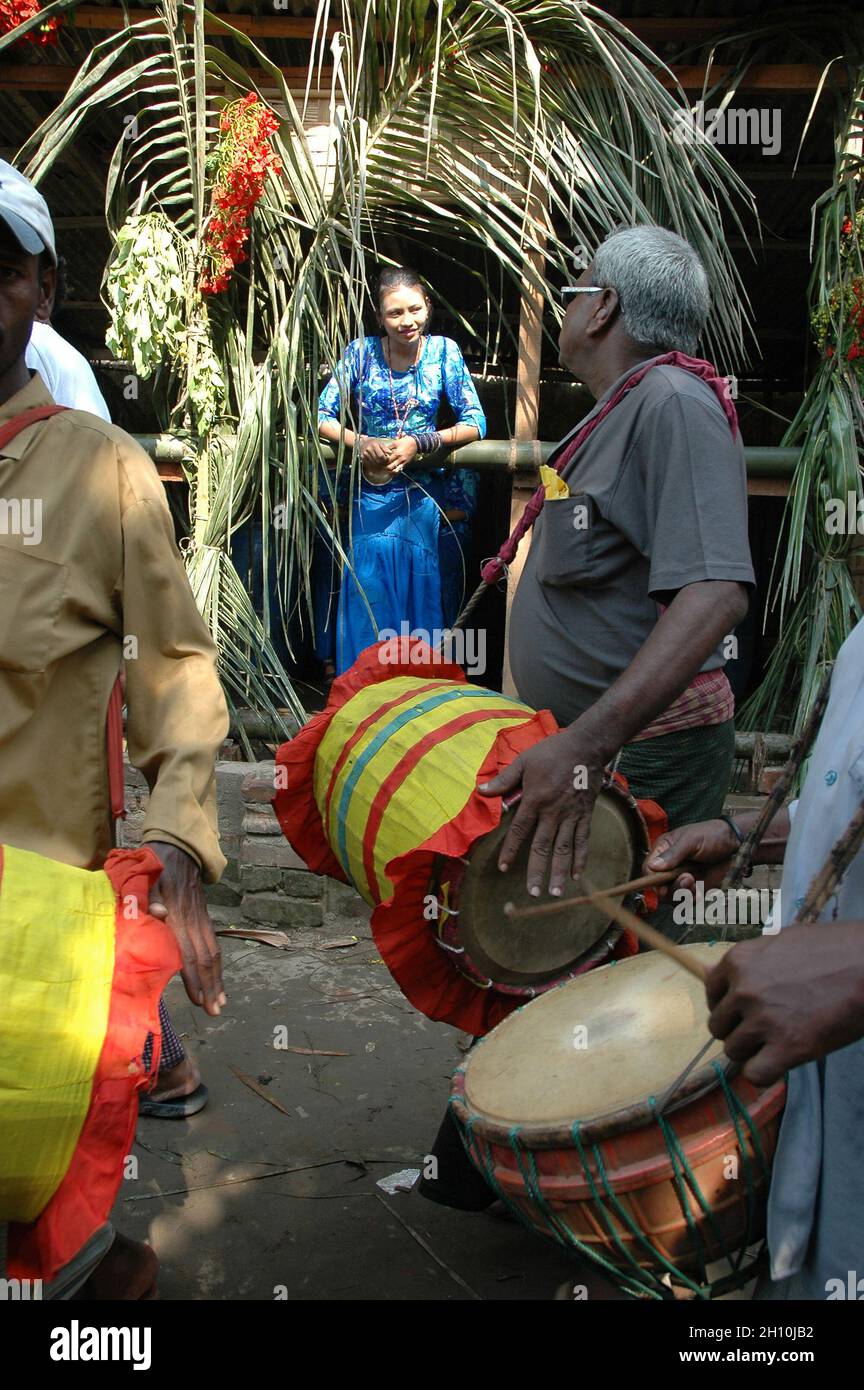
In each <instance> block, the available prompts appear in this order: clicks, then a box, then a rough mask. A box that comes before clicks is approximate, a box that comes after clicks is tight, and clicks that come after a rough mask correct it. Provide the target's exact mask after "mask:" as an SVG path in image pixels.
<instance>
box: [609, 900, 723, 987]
mask: <svg viewBox="0 0 864 1390" xmlns="http://www.w3.org/2000/svg"><path fill="white" fill-rule="evenodd" d="M585 886H586V888H587V887H588V884H587V883H586V885H585ZM591 896H592V898H593V899H594V901H595V902H597V903H598V904H601V905H602V906H603V908H604V910H605V911H606V912H608V913H609V916H610V917H611V918H612V920H613V921H615V922H617V923H618V925H619V927H628V928H629V929H630V931H632V933H633V935H634V936H638V938H639V940H640V941H643V942H644V943H645V945H646V946H653V948H654V950H655V951H663V952H664V953H665V954H666V955H667V956H669V957H670V958H671V959H672V960H674V961H675V963H676V964H677V965H680V966H681V968H682V970H689V971H690V974H691V975H695V976H696V978H697V980H701V981H702V983H703V984H704V983H705V980H706V979H707V976H708V970H707V968H706V967H705V966H704V965H703V964H702V962H701V961H700V960H694V959H693V957H692V956H691V955H690V954H689V953H688V952H687V951H685V950H683V949H682V948H681V947H680V946H676V945H675V943H674V941H668V940H667V939H666V937H665V936H663V935H662V933H661V932H659V931H655V929H654V927H649V925H648V923H647V922H643V921H642V919H641V917H637V916H636V913H635V912H631V911H630V910H629V908H626V907H624V906H623V904H622V903H616V902H615V899H614V898H607V897H606V895H605V894H604V893H592V895H591Z"/></svg>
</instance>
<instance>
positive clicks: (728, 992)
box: [610, 809, 864, 1086]
mask: <svg viewBox="0 0 864 1390" xmlns="http://www.w3.org/2000/svg"><path fill="white" fill-rule="evenodd" d="M754 814H755V813H754ZM739 819H740V820H741V821H743V820H744V817H743V816H742V817H740V818H739ZM861 819H862V826H861V830H862V834H864V816H862V818H861ZM721 827H722V829H721ZM742 828H744V827H743V826H742ZM850 828H851V827H850ZM770 829H771V838H770V840H766V841H763V846H764V859H765V861H766V862H777V858H778V851H779V850H780V849H782V845H783V843H785V839H786V837H787V836H788V832H789V816H788V812H786V811H785V809H782V810H781V811H780V812H779V813H778V815H777V816H776V817H775V818H774V820H773V821H772V824H771V827H770ZM734 838H735V837H734V834H733V833H732V831H731V830H730V828H729V826H728V825H726V823H725V822H724V821H705V822H702V823H700V824H696V825H688V826H683V827H682V828H681V829H680V830H674V831H671V832H669V833H668V834H667V835H664V836H661V838H660V839H659V840H658V842H657V844H656V845H655V846H654V848H653V849H652V851H651V853H650V854H649V855H648V857H647V859H646V860H645V868H646V870H649V871H650V870H653V871H655V872H657V871H664V870H669V869H673V868H680V867H681V866H682V865H683V863H684V862H685V861H691V862H692V861H695V862H696V863H699V864H701V865H703V866H704V868H705V870H706V872H705V875H704V881H705V883H706V884H707V885H709V886H711V885H715V884H719V883H720V882H721V881H722V878H723V875H724V872H725V870H726V868H727V867H728V864H729V862H730V860H731V858H732V857H733V856H734V853H735V846H734V845H733V844H732V843H730V841H732V840H734ZM843 838H844V839H846V838H847V837H843ZM859 844H860V840H859ZM854 852H857V851H855V850H854V847H853V846H852V845H851V843H850V846H849V854H848V855H847V862H849V855H851V854H852V853H854ZM835 857H836V856H835V855H834V854H833V853H832V855H831V856H829V863H830V862H832V861H833V860H834V859H835ZM826 867H827V866H826ZM824 872H825V871H824V870H823V871H822V872H821V873H820V874H819V875H817V880H819V879H822V878H823V877H824ZM694 884H695V878H694V876H693V874H692V873H686V872H685V873H683V874H681V875H680V876H679V877H678V878H677V880H676V882H675V887H683V888H688V887H690V888H692V887H693V885H694ZM812 896H813V895H812V894H808V898H810V897H812ZM814 906H815V907H816V908H817V914H816V915H818V911H821V907H822V906H824V899H823V901H822V903H821V904H819V902H818V899H814ZM611 915H612V914H611V913H610V916H611ZM705 990H706V994H707V998H708V1006H709V1009H710V1010H711V1012H710V1016H709V1019H708V1027H709V1029H710V1030H711V1032H712V1034H713V1035H714V1037H715V1038H719V1039H721V1040H722V1042H723V1046H724V1050H725V1051H726V1054H727V1056H729V1057H730V1058H731V1059H732V1060H733V1061H735V1062H738V1063H741V1064H742V1070H743V1073H744V1076H745V1077H747V1079H748V1080H749V1081H751V1082H753V1084H754V1085H756V1086H767V1085H770V1084H771V1083H772V1082H774V1081H777V1080H779V1079H780V1078H781V1077H782V1076H783V1074H784V1073H785V1072H786V1071H788V1070H790V1069H791V1068H792V1067H797V1066H801V1065H803V1064H804V1063H806V1062H810V1061H814V1060H816V1059H818V1058H821V1057H824V1056H825V1055H826V1054H827V1053H829V1052H833V1051H835V1050H836V1049H837V1048H840V1047H846V1046H847V1045H848V1044H849V1043H852V1042H856V1041H857V1040H858V1039H859V1038H861V1037H864V922H861V921H847V922H822V923H819V925H818V927H815V928H814V927H812V926H810V925H804V924H801V925H792V926H790V927H787V928H786V929H785V930H784V931H782V932H780V934H779V935H775V934H771V935H767V936H761V937H757V938H755V939H754V940H752V941H740V942H738V943H737V945H735V946H733V947H732V949H731V950H729V951H727V952H726V953H725V954H724V955H723V957H722V958H721V959H720V960H719V961H718V962H717V964H716V965H715V966H714V967H713V969H712V970H711V971H710V972H709V973H708V977H707V979H706V981H705Z"/></svg>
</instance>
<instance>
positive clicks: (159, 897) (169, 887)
mask: <svg viewBox="0 0 864 1390" xmlns="http://www.w3.org/2000/svg"><path fill="white" fill-rule="evenodd" d="M147 847H148V849H152V850H153V851H154V853H155V854H156V855H158V857H159V858H160V859H161V861H162V865H163V871H162V876H161V877H160V879H159V882H158V883H157V884H156V887H155V888H154V889H153V890H152V891H151V893H150V912H151V914H152V916H154V917H160V918H161V919H162V920H163V921H166V922H167V923H168V926H169V927H170V928H171V930H172V931H173V933H174V935H175V936H176V938H177V944H178V945H179V947H180V954H181V955H182V957H183V970H182V975H183V983H184V985H185V986H186V993H187V994H188V995H189V998H190V999H191V1000H192V1003H193V1004H200V1006H201V1008H202V1009H204V1011H205V1013H208V1014H211V1015H213V1016H215V1015H216V1014H219V1013H221V1011H222V1005H223V1004H225V1003H227V1000H226V998H225V993H224V990H223V988H222V957H221V952H220V950H219V944H218V942H217V940H216V936H215V934H214V932H213V924H212V922H211V921H210V914H209V913H208V911H207V903H206V901H205V898H204V890H203V889H202V887H201V871H200V870H199V868H198V865H197V864H196V863H195V860H194V859H192V857H191V856H190V855H188V854H186V853H185V851H184V850H182V849H179V848H178V847H177V845H172V844H168V843H167V842H165V841H162V840H150V841H148V842H147Z"/></svg>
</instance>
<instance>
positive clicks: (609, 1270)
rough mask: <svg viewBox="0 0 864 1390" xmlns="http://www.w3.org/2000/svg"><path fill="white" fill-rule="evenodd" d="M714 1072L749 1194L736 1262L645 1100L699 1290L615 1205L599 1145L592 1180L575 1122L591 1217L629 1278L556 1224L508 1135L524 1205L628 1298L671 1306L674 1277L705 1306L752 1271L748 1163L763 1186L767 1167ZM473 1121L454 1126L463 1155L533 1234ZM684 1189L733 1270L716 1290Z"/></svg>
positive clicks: (527, 1156)
mask: <svg viewBox="0 0 864 1390" xmlns="http://www.w3.org/2000/svg"><path fill="white" fill-rule="evenodd" d="M711 1065H712V1070H713V1071H714V1073H715V1075H716V1077H717V1080H718V1083H719V1087H720V1090H721V1092H722V1094H723V1098H724V1100H725V1102H726V1107H727V1110H728V1112H729V1116H730V1119H731V1122H732V1125H733V1127H734V1130H735V1136H736V1139H737V1146H738V1152H739V1154H740V1157H741V1162H742V1170H743V1178H744V1186H745V1193H746V1212H747V1216H746V1228H745V1237H744V1241H743V1243H742V1245H741V1247H740V1250H739V1251H738V1253H737V1255H736V1254H733V1253H730V1252H729V1251H726V1250H725V1245H724V1241H723V1238H722V1235H721V1234H720V1231H719V1229H718V1227H717V1223H716V1221H715V1218H714V1215H713V1213H712V1211H711V1208H710V1206H709V1204H708V1202H707V1201H706V1199H705V1195H704V1193H703V1192H702V1189H701V1188H700V1186H699V1183H698V1181H697V1178H696V1175H695V1174H694V1172H693V1170H692V1168H691V1166H690V1164H689V1162H688V1160H687V1156H686V1153H685V1152H684V1149H683V1148H682V1145H681V1142H680V1140H679V1138H678V1136H677V1134H676V1133H675V1130H674V1129H673V1127H672V1125H671V1123H670V1121H669V1120H668V1119H667V1117H666V1116H665V1115H663V1114H661V1113H660V1111H659V1109H658V1108H657V1100H656V1097H654V1096H649V1098H648V1103H649V1106H650V1108H651V1111H652V1114H653V1116H654V1119H655V1120H656V1122H657V1125H658V1128H659V1129H660V1132H661V1134H662V1136H663V1140H664V1143H665V1145H666V1151H667V1154H668V1157H669V1162H670V1166H671V1168H672V1174H673V1180H674V1183H675V1189H676V1192H677V1194H678V1200H679V1203H680V1206H681V1210H682V1214H683V1216H684V1219H685V1221H686V1222H687V1227H688V1231H689V1233H690V1238H691V1242H692V1245H693V1249H694V1250H695V1252H696V1256H697V1259H698V1263H699V1274H700V1277H701V1282H700V1283H697V1282H696V1281H695V1280H693V1279H691V1278H690V1277H689V1276H688V1275H687V1274H686V1273H684V1271H683V1270H680V1269H678V1267H677V1266H676V1265H674V1264H673V1263H672V1262H671V1261H670V1260H669V1259H667V1257H666V1256H665V1255H664V1254H663V1253H662V1252H661V1251H660V1250H658V1249H657V1247H656V1246H655V1245H654V1244H653V1243H652V1242H651V1240H650V1239H649V1238H648V1236H647V1235H645V1233H644V1232H643V1231H640V1230H639V1228H638V1226H637V1225H636V1224H635V1222H634V1220H633V1218H632V1216H631V1215H630V1213H629V1212H628V1211H627V1209H626V1208H625V1207H624V1206H623V1204H622V1203H621V1201H620V1200H619V1198H618V1195H617V1194H616V1192H615V1191H614V1189H613V1188H612V1187H611V1185H610V1183H609V1179H608V1176H607V1173H606V1167H605V1164H604V1162H603V1154H602V1150H601V1148H600V1146H599V1144H596V1143H594V1144H590V1145H589V1146H588V1147H589V1148H590V1155H591V1157H592V1158H593V1164H594V1168H596V1176H595V1172H594V1171H592V1164H591V1161H590V1159H589V1156H588V1153H587V1152H586V1144H585V1141H584V1140H583V1137H582V1132H581V1130H582V1126H581V1124H580V1122H579V1121H578V1120H577V1121H576V1122H575V1123H574V1124H573V1126H572V1129H571V1134H572V1138H573V1142H574V1145H575V1148H576V1151H577V1153H578V1154H579V1159H580V1162H581V1164H582V1172H583V1176H584V1178H585V1181H586V1183H587V1185H588V1187H589V1189H590V1192H591V1198H592V1202H593V1208H594V1211H595V1215H596V1217H597V1218H599V1220H600V1221H601V1222H602V1224H603V1226H604V1227H605V1228H606V1230H607V1232H608V1234H609V1237H610V1239H611V1241H612V1243H613V1244H614V1246H615V1248H616V1250H617V1251H618V1253H619V1254H620V1255H621V1256H622V1258H623V1259H624V1261H625V1264H626V1266H627V1267H628V1271H629V1272H627V1271H622V1269H621V1267H620V1266H618V1265H615V1264H613V1263H612V1262H611V1261H610V1260H607V1259H605V1258H604V1257H603V1256H602V1255H600V1254H599V1253H598V1252H597V1251H596V1250H594V1249H592V1248H591V1247H590V1246H588V1245H586V1244H585V1243H584V1242H583V1241H580V1240H579V1238H578V1237H577V1236H576V1235H575V1234H574V1233H573V1231H571V1230H570V1228H569V1227H568V1226H566V1225H565V1224H564V1223H563V1222H562V1221H561V1219H560V1217H559V1216H558V1215H557V1213H556V1212H555V1211H554V1209H553V1208H552V1207H551V1206H550V1205H549V1202H548V1200H547V1198H546V1196H545V1195H544V1193H543V1190H542V1187H541V1177H540V1175H539V1174H538V1171H537V1165H536V1161H535V1158H534V1154H533V1152H532V1150H530V1149H527V1148H525V1147H524V1146H523V1144H522V1142H521V1139H520V1126H519V1125H514V1126H513V1127H512V1128H511V1129H510V1131H509V1134H508V1141H509V1147H510V1150H511V1152H512V1153H513V1156H514V1158H515V1160H516V1164H517V1166H518V1169H519V1172H520V1174H521V1177H522V1181H523V1183H524V1184H525V1190H526V1194H527V1196H528V1198H529V1199H530V1200H531V1201H532V1202H533V1203H534V1205H535V1207H536V1208H537V1209H538V1210H539V1211H540V1212H541V1213H542V1215H543V1217H544V1220H545V1222H546V1225H547V1228H548V1233H549V1234H550V1236H551V1237H552V1238H553V1239H554V1240H556V1241H557V1242H558V1244H559V1245H563V1246H565V1247H567V1248H572V1249H576V1250H577V1251H578V1252H579V1253H580V1254H581V1255H583V1256H584V1257H585V1258H586V1259H588V1260H590V1261H591V1263H592V1264H594V1265H596V1266H598V1267H599V1268H601V1269H602V1270H603V1271H604V1272H605V1273H606V1274H608V1275H609V1276H610V1277H611V1278H612V1279H613V1280H614V1281H615V1282H616V1283H618V1284H619V1286H620V1287H622V1288H623V1290H624V1291H625V1292H626V1293H628V1294H630V1295H631V1296H634V1297H643V1298H644V1297H649V1298H654V1299H668V1298H669V1297H670V1293H671V1290H670V1288H669V1285H668V1284H667V1283H666V1282H664V1277H668V1276H671V1277H672V1278H674V1279H675V1280H676V1282H678V1283H680V1284H683V1285H684V1286H685V1287H686V1288H687V1289H689V1290H690V1292H691V1293H693V1294H694V1295H695V1296H696V1297H698V1298H701V1299H705V1300H708V1299H710V1298H711V1297H712V1296H713V1294H714V1293H715V1292H717V1291H719V1289H720V1287H722V1289H723V1291H724V1292H725V1291H727V1290H728V1289H730V1288H734V1287H738V1286H740V1284H742V1283H744V1282H746V1280H747V1279H749V1278H750V1277H751V1272H752V1268H753V1267H752V1266H751V1267H750V1268H749V1269H744V1268H743V1266H744V1258H745V1255H746V1253H747V1250H748V1248H749V1246H750V1245H751V1244H752V1241H753V1232H754V1230H755V1218H756V1187H755V1181H754V1177H755V1175H754V1167H753V1158H754V1157H755V1159H756V1160H757V1161H758V1167H759V1168H760V1169H761V1174H762V1180H763V1182H764V1181H767V1179H768V1171H769V1170H768V1166H767V1164H766V1161H765V1155H764V1152H763V1150H762V1143H761V1140H760V1137H759V1132H758V1130H757V1129H756V1127H755V1125H754V1124H753V1121H752V1119H751V1118H750V1115H749V1113H748V1111H747V1107H746V1106H745V1105H744V1104H743V1102H742V1101H741V1100H740V1099H739V1097H738V1096H737V1095H736V1094H735V1092H734V1091H733V1090H732V1088H731V1086H730V1085H729V1082H728V1080H727V1078H726V1075H725V1071H724V1068H723V1066H722V1064H721V1063H720V1062H719V1061H714V1062H713V1063H712V1064H711ZM475 1121H476V1117H475V1116H473V1115H469V1116H468V1119H467V1120H466V1121H465V1123H464V1125H459V1124H458V1123H457V1128H458V1129H459V1131H460V1134H461V1135H462V1142H463V1144H464V1146H465V1149H466V1151H467V1153H468V1156H469V1157H470V1158H471V1159H472V1161H473V1162H474V1163H475V1164H476V1165H477V1166H478V1167H479V1168H480V1169H481V1171H482V1172H483V1174H484V1176H485V1178H486V1180H487V1182H488V1183H489V1185H490V1187H492V1189H493V1190H494V1191H495V1192H496V1194H497V1195H498V1196H499V1197H500V1198H501V1200H502V1201H503V1202H504V1204H505V1206H506V1207H507V1209H508V1210H509V1211H510V1212H511V1213H512V1214H513V1215H514V1216H515V1217H516V1218H517V1219H518V1220H519V1221H520V1222H522V1224H524V1225H527V1226H529V1228H530V1229H536V1228H535V1227H534V1225H533V1223H532V1222H531V1221H530V1220H529V1219H528V1218H527V1217H526V1215H525V1214H524V1212H523V1211H522V1209H521V1207H520V1206H519V1204H518V1202H516V1201H514V1200H513V1198H512V1197H511V1196H509V1195H508V1194H507V1193H506V1192H505V1191H504V1189H503V1187H502V1186H501V1184H500V1183H499V1182H498V1180H497V1178H496V1176H495V1165H494V1160H493V1157H492V1152H491V1148H490V1146H489V1144H488V1143H487V1142H486V1141H485V1140H483V1139H482V1138H481V1137H479V1136H478V1135H476V1134H475V1131H474V1125H475ZM742 1121H743V1122H744V1124H745V1125H746V1127H747V1129H748V1131H749V1135H750V1140H751V1143H752V1149H753V1154H752V1155H751V1154H750V1153H749V1152H748V1145H747V1141H746V1137H745V1134H744V1131H743V1128H742V1123H741V1122H742ZM598 1180H599V1183H600V1185H601V1186H602V1189H603V1192H602V1195H601V1193H600V1191H599V1190H598ZM688 1188H689V1191H690V1193H692V1195H693V1198H694V1199H695V1201H696V1202H697V1203H698V1206H699V1208H700V1209H701V1212H702V1214H703V1216H704V1218H705V1220H706V1222H707V1224H708V1225H709V1227H710V1229H711V1232H712V1235H713V1237H714V1240H715V1242H716V1244H717V1245H718V1246H719V1247H721V1248H723V1249H724V1255H723V1257H722V1258H725V1259H726V1260H727V1261H728V1263H729V1266H730V1269H731V1271H732V1274H731V1276H724V1277H723V1278H722V1279H719V1280H716V1281H715V1282H714V1283H709V1282H708V1273H707V1267H706V1261H705V1247H704V1243H703V1241H702V1237H701V1235H700V1233H699V1229H698V1227H697V1226H696V1224H695V1221H694V1214H693V1210H692V1207H691V1203H690V1201H689V1200H688V1195H687V1190H688ZM610 1208H611V1212H610ZM613 1212H614V1214H615V1216H616V1217H617V1218H618V1221H619V1222H620V1223H621V1226H622V1227H623V1228H624V1229H625V1230H626V1231H628V1232H629V1233H630V1235H631V1236H632V1237H633V1238H634V1239H635V1240H636V1241H637V1242H638V1243H639V1244H640V1245H641V1246H643V1247H644V1249H645V1250H646V1252H647V1253H648V1254H649V1255H650V1257H651V1258H652V1260H653V1261H655V1262H656V1263H657V1264H658V1265H659V1266H661V1267H662V1268H663V1269H664V1270H665V1271H666V1276H658V1275H656V1274H655V1273H654V1272H653V1271H652V1270H650V1269H645V1268H643V1267H642V1266H641V1265H640V1264H639V1263H638V1261H637V1260H636V1259H635V1257H634V1255H633V1253H632V1251H631V1250H630V1248H629V1247H628V1246H627V1245H625V1244H624V1243H623V1241H622V1239H621V1235H620V1233H619V1231H618V1230H616V1228H615V1226H614V1224H613V1222H612V1217H611V1213H613ZM730 1278H731V1282H730Z"/></svg>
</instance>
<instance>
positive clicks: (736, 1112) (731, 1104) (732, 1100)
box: [711, 1061, 770, 1270]
mask: <svg viewBox="0 0 864 1390" xmlns="http://www.w3.org/2000/svg"><path fill="white" fill-rule="evenodd" d="M711 1065H712V1066H713V1068H714V1071H715V1072H716V1074H717V1077H718V1079H719V1081H720V1086H721V1089H722V1091H723V1095H724V1096H725V1098H726V1105H727V1107H728V1110H729V1115H730V1118H731V1120H732V1123H733V1125H734V1126H735V1134H736V1137H737V1139H738V1149H739V1152H740V1154H741V1160H742V1163H743V1165H744V1185H745V1188H746V1191H747V1230H746V1235H745V1239H744V1244H743V1246H742V1250H741V1256H740V1258H739V1261H738V1264H736V1265H735V1266H733V1267H734V1268H735V1269H736V1270H737V1269H738V1268H739V1267H740V1265H741V1262H742V1260H743V1258H744V1254H745V1251H746V1249H747V1246H748V1245H750V1244H751V1242H752V1239H753V1234H752V1233H753V1230H754V1224H755V1220H756V1187H755V1183H754V1181H753V1172H752V1167H751V1159H750V1155H749V1154H748V1152H747V1146H746V1144H745V1141H744V1136H743V1134H742V1133H741V1127H740V1124H739V1119H743V1121H744V1123H745V1124H746V1126H747V1128H748V1130H749V1131H750V1139H751V1141H752V1144H753V1152H754V1153H755V1155H756V1157H757V1158H758V1160H759V1167H760V1168H761V1170H762V1181H763V1183H765V1184H766V1185H767V1183H768V1182H769V1180H770V1173H769V1169H768V1164H767V1163H766V1162H765V1154H764V1153H763V1151H762V1140H761V1139H760V1137H759V1131H758V1129H757V1128H756V1126H755V1125H754V1123H753V1121H752V1119H751V1118H750V1112H749V1111H748V1109H747V1107H746V1105H744V1103H743V1101H741V1100H740V1099H739V1097H738V1096H737V1095H736V1094H735V1092H734V1091H733V1090H732V1087H731V1086H730V1085H729V1081H728V1078H727V1076H726V1072H725V1070H724V1068H723V1067H722V1066H721V1064H720V1062H719V1061H715V1062H712V1064H711Z"/></svg>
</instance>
